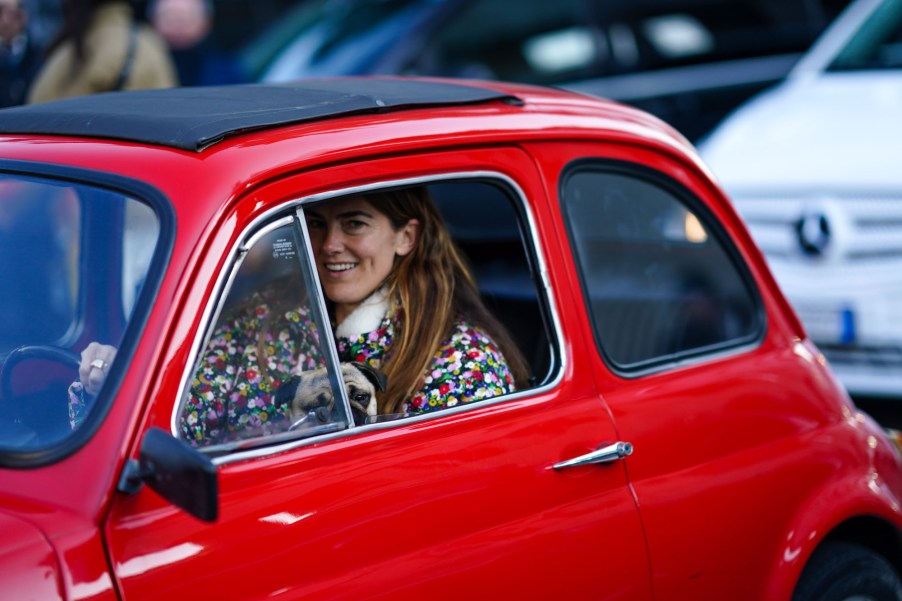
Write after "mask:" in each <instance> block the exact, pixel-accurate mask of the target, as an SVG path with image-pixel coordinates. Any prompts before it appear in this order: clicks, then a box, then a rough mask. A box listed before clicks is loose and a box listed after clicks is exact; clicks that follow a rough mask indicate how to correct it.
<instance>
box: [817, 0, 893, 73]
mask: <svg viewBox="0 0 902 601" xmlns="http://www.w3.org/2000/svg"><path fill="white" fill-rule="evenodd" d="M899 68H902V1H900V0H887V1H885V2H882V3H881V4H880V5H879V6H878V7H877V8H876V10H874V12H873V13H871V15H870V16H869V17H868V19H867V20H866V21H865V22H864V23H863V24H862V25H861V27H860V28H859V29H858V31H856V32H855V35H853V36H852V37H851V39H850V40H849V41H848V42H847V43H846V45H845V46H844V47H843V48H842V50H840V52H839V54H837V56H836V58H835V59H834V60H833V62H832V63H831V64H830V66H829V67H828V69H827V70H828V71H850V70H852V71H854V70H860V69H899Z"/></svg>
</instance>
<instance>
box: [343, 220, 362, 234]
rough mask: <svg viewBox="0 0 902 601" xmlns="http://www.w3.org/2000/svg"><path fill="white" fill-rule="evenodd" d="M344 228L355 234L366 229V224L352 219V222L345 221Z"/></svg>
mask: <svg viewBox="0 0 902 601" xmlns="http://www.w3.org/2000/svg"><path fill="white" fill-rule="evenodd" d="M344 227H345V229H346V230H347V231H349V232H354V231H357V230H360V229H362V228H364V227H366V223H365V222H363V221H357V220H356V219H351V220H350V221H345V224H344Z"/></svg>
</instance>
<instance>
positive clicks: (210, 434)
mask: <svg viewBox="0 0 902 601" xmlns="http://www.w3.org/2000/svg"><path fill="white" fill-rule="evenodd" d="M260 300H261V301H262V302H260V303H259V304H257V305H256V306H252V307H249V308H246V309H245V310H243V311H241V312H239V313H238V314H236V315H235V316H234V317H231V318H229V319H227V320H225V321H223V322H221V323H220V324H219V326H218V327H217V329H216V331H215V332H214V334H213V336H212V338H211V340H210V342H209V343H208V345H207V348H206V349H205V351H204V355H203V357H202V360H201V362H200V366H199V368H198V370H197V373H196V374H195V377H194V380H193V383H192V386H191V390H190V393H189V396H188V398H187V399H186V400H185V403H184V406H183V407H182V410H181V413H180V417H179V429H180V434H181V437H182V438H183V439H185V440H186V441H188V442H189V443H191V444H193V445H195V446H206V445H210V444H217V443H222V442H228V441H232V440H237V439H246V438H253V437H258V436H266V435H269V434H275V433H278V432H282V431H284V430H285V429H286V428H287V427H288V426H289V424H288V416H287V407H286V406H285V405H283V404H281V403H279V402H278V401H277V400H276V395H275V392H276V390H278V388H279V386H280V385H281V384H282V382H283V381H285V380H286V379H287V378H288V377H290V376H291V375H293V374H297V373H300V372H304V371H309V370H312V369H317V368H319V367H322V366H324V365H325V361H324V359H323V357H322V354H321V352H320V343H319V336H318V334H317V332H316V327H315V324H314V323H313V321H312V319H311V317H310V313H309V309H306V308H302V309H299V310H291V311H287V312H285V313H283V314H281V315H278V316H277V317H275V319H276V321H275V322H273V323H269V318H270V312H271V310H270V304H269V303H268V302H266V301H265V300H264V299H260ZM396 319H397V315H387V316H386V317H385V318H384V319H383V320H382V323H381V324H380V325H379V327H378V328H376V329H375V330H373V331H372V332H367V333H364V334H361V335H360V336H358V337H357V338H356V339H349V338H344V337H338V338H337V339H336V344H337V347H338V356H339V359H340V360H341V361H360V362H361V363H367V364H369V365H371V366H372V367H375V368H377V369H379V368H381V367H382V364H383V363H384V361H385V360H386V359H387V357H388V355H389V354H390V351H391V346H392V340H393V338H394V332H395V327H396V326H395V321H396ZM264 331H265V332H266V333H265V334H263V332H264ZM261 334H263V336H262V340H263V344H264V346H265V354H264V357H265V358H266V362H267V363H266V366H265V367H266V369H265V370H261V369H260V364H259V355H258V345H259V341H260V338H261ZM513 390H514V385H513V378H512V376H511V373H510V370H509V368H508V366H507V363H506V362H505V360H504V357H503V356H502V354H501V352H500V351H499V350H498V348H497V347H496V346H495V345H494V343H493V342H492V340H491V339H490V338H489V336H488V335H487V334H486V333H485V332H483V331H482V330H480V329H479V328H475V327H473V326H472V325H470V324H468V323H467V322H465V321H463V320H461V321H459V322H458V323H457V324H456V325H455V328H454V331H453V332H452V334H451V336H450V337H449V338H448V340H446V341H445V343H444V344H442V346H441V347H440V349H439V351H438V352H437V353H436V356H435V359H434V361H433V362H432V365H431V366H430V367H429V369H428V370H427V372H426V373H425V374H424V376H423V380H422V387H421V388H420V390H419V392H418V393H417V394H416V395H415V396H414V397H413V398H412V399H410V401H408V402H407V403H406V404H405V406H404V407H403V410H404V411H405V412H408V413H425V412H428V411H435V410H437V409H441V408H444V407H453V406H456V405H458V404H461V403H469V402H471V401H479V400H482V399H488V398H491V397H494V396H498V395H501V394H505V393H508V392H512V391H513ZM69 398H70V401H69V411H70V423H71V424H72V425H73V427H75V426H76V425H77V423H79V422H80V420H81V419H83V414H84V410H85V400H86V399H85V394H84V390H83V387H82V385H81V383H79V382H76V383H74V384H73V385H72V386H70V388H69Z"/></svg>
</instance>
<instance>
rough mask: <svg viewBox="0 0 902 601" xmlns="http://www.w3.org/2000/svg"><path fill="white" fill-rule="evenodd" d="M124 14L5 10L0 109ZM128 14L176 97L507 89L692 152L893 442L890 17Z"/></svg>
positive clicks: (519, 8)
mask: <svg viewBox="0 0 902 601" xmlns="http://www.w3.org/2000/svg"><path fill="white" fill-rule="evenodd" d="M122 2H123V0H64V1H61V0H0V67H2V70H3V71H2V79H0V92H2V104H3V105H4V106H10V105H15V104H19V103H23V102H27V101H28V95H27V91H28V88H29V86H30V85H31V83H32V82H33V80H34V78H35V77H36V73H37V72H38V71H39V70H40V69H41V67H42V63H45V62H46V61H47V56H48V54H47V53H48V49H50V48H51V47H55V46H54V44H55V42H54V40H56V39H57V38H58V36H59V35H60V33H61V32H65V31H66V30H67V28H69V29H71V28H72V27H73V26H74V27H75V28H76V29H77V28H78V27H82V29H84V28H85V27H87V26H88V25H86V23H88V22H89V21H90V20H91V19H92V18H93V17H91V16H90V14H93V12H92V11H94V10H95V9H96V8H97V6H101V5H107V4H111V3H122ZM130 6H131V8H132V11H133V16H134V18H135V19H136V20H137V21H139V22H140V23H142V24H144V25H146V26H147V27H148V28H150V29H152V30H153V31H154V32H155V34H156V35H158V36H159V38H160V39H161V40H162V41H163V42H164V43H165V45H166V48H167V51H168V52H169V53H170V56H171V58H172V60H173V65H174V67H175V73H176V77H177V83H178V85H215V84H222V83H233V82H242V81H247V82H284V81H290V80H294V79H300V78H305V77H315V76H330V75H352V74H355V75H356V74H402V75H428V76H443V77H461V78H480V79H501V80H508V81H516V82H525V83H534V84H541V85H551V86H558V87H562V88H566V89H571V90H576V91H580V92H585V93H589V94H594V95H598V96H603V97H606V98H611V99H614V100H618V101H621V102H625V103H628V104H632V105H634V106H637V107H639V108H641V109H644V110H646V111H648V112H650V113H652V114H654V115H656V116H658V117H660V118H661V119H663V120H664V121H666V122H668V123H670V124H671V125H673V126H674V127H675V128H676V129H678V130H679V131H680V132H681V133H683V135H685V136H686V137H687V139H689V140H690V141H691V142H693V143H694V144H696V145H697V146H698V147H699V149H700V152H701V153H702V156H703V158H704V159H705V160H706V162H708V163H709V164H710V165H711V167H712V169H713V171H714V173H715V175H716V176H717V177H718V179H719V180H720V182H721V184H722V185H723V187H724V189H725V190H726V191H727V192H728V193H729V194H730V196H731V198H732V199H733V201H734V203H735V204H736V206H737V209H738V210H739V212H740V214H741V215H742V217H743V219H745V220H746V222H747V224H748V225H749V228H750V230H751V231H752V234H753V236H754V238H755V239H756V241H757V243H758V244H759V246H760V247H761V248H762V250H763V251H764V252H765V256H766V257H767V259H768V261H769V263H770V265H771V267H772V269H773V270H774V272H775V275H776V277H777V279H778V281H779V283H780V285H781V286H782V287H783V289H784V291H785V292H786V293H787V296H788V297H789V300H790V302H792V303H793V305H794V307H795V308H796V311H797V313H798V314H799V315H800V318H801V319H802V321H803V323H804V324H805V325H806V328H807V329H808V330H809V333H810V334H811V336H812V337H813V338H814V339H815V341H816V342H817V343H818V345H819V346H820V347H821V348H822V349H823V350H824V351H825V353H826V354H827V356H828V358H829V359H830V361H831V363H832V364H833V365H834V366H835V368H836V371H837V373H838V375H839V377H840V379H841V380H842V381H843V382H844V383H845V384H846V386H847V388H848V389H849V390H850V392H851V393H852V394H853V396H854V397H855V398H856V400H857V401H858V402H859V404H860V405H861V406H863V407H864V408H865V409H866V410H868V411H869V412H871V413H872V414H873V415H874V416H875V417H877V418H878V419H880V420H881V421H884V422H885V423H887V424H888V425H891V426H892V427H900V425H902V424H900V423H899V422H900V421H902V418H900V416H902V301H900V300H899V299H900V298H902V168H900V167H902V165H899V159H898V157H899V156H900V154H902V153H900V152H899V150H902V148H900V146H899V140H900V139H902V116H900V115H902V112H900V108H902V77H900V68H902V0H852V2H850V1H849V0H629V1H626V0H620V1H614V0H557V1H554V2H550V1H548V0H139V1H137V2H133V3H131V5H130ZM89 13H90V14H89ZM840 15H841V16H840ZM79 23H81V25H79ZM73 24H74V25H73ZM76 37H77V36H76ZM56 44H57V45H58V41H57V43H56ZM164 81H168V80H164ZM166 85H168V84H166Z"/></svg>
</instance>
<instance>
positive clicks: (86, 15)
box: [28, 0, 178, 103]
mask: <svg viewBox="0 0 902 601" xmlns="http://www.w3.org/2000/svg"><path fill="white" fill-rule="evenodd" d="M63 18H64V23H63V28H62V31H60V33H59V35H58V36H57V38H56V39H55V40H54V42H53V43H51V45H50V49H49V54H48V56H47V60H46V62H45V63H44V65H43V66H42V67H41V70H40V71H39V72H38V75H37V77H36V78H35V81H34V83H33V84H32V87H31V89H30V90H29V92H28V102H29V103H35V102H46V101H49V100H56V99H58V98H69V97H72V96H84V95H87V94H96V93H99V92H111V91H116V90H137V89H148V88H168V87H174V86H176V85H178V78H177V75H176V71H175V66H174V65H173V63H172V57H171V56H170V55H169V50H168V49H167V47H166V43H165V42H164V41H163V40H162V39H161V38H160V36H159V35H158V34H157V33H156V32H155V31H154V30H153V29H152V28H151V27H149V26H147V25H142V24H139V23H138V22H137V21H136V20H135V17H134V11H133V9H132V6H131V4H129V3H128V2H127V1H126V0H63Z"/></svg>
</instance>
